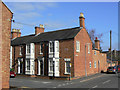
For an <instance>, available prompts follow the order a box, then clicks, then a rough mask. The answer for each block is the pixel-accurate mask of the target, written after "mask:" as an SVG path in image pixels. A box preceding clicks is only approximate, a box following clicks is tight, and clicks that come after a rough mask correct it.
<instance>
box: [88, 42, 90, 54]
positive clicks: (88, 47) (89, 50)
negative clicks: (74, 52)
mask: <svg viewBox="0 0 120 90" xmlns="http://www.w3.org/2000/svg"><path fill="white" fill-rule="evenodd" d="M87 45H88V53H89V54H90V43H87Z"/></svg>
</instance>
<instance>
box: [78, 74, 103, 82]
mask: <svg viewBox="0 0 120 90" xmlns="http://www.w3.org/2000/svg"><path fill="white" fill-rule="evenodd" d="M102 76H104V75H100V76H97V77H93V78H89V79H86V80H82V81H80V82H86V81H89V80H92V79H95V78H98V77H102Z"/></svg>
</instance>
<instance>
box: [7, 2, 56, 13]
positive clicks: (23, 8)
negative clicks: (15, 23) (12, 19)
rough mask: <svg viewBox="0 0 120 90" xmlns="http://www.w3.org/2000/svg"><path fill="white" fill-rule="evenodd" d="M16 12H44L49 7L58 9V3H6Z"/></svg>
mask: <svg viewBox="0 0 120 90" xmlns="http://www.w3.org/2000/svg"><path fill="white" fill-rule="evenodd" d="M6 4H7V5H8V6H10V8H11V9H12V11H14V12H29V11H36V10H39V11H41V10H42V11H43V10H46V9H47V8H49V7H56V6H57V3H52V2H49V3H48V2H38V3H36V2H11V3H10V2H7V3H6Z"/></svg>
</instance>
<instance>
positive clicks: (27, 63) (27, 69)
mask: <svg viewBox="0 0 120 90" xmlns="http://www.w3.org/2000/svg"><path fill="white" fill-rule="evenodd" d="M28 61H29V69H28ZM26 70H27V71H30V60H26Z"/></svg>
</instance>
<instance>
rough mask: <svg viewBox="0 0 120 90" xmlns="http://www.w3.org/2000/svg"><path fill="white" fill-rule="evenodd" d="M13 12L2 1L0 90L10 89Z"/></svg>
mask: <svg viewBox="0 0 120 90" xmlns="http://www.w3.org/2000/svg"><path fill="white" fill-rule="evenodd" d="M12 14H13V13H12V12H11V11H10V10H9V8H8V7H7V6H6V5H5V4H4V3H3V2H2V1H1V0H0V89H1V88H9V77H10V67H9V66H10V65H9V64H10V33H11V19H12Z"/></svg>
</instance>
